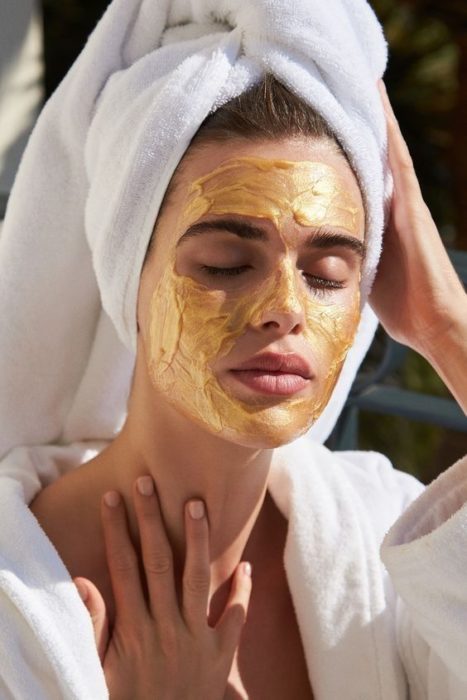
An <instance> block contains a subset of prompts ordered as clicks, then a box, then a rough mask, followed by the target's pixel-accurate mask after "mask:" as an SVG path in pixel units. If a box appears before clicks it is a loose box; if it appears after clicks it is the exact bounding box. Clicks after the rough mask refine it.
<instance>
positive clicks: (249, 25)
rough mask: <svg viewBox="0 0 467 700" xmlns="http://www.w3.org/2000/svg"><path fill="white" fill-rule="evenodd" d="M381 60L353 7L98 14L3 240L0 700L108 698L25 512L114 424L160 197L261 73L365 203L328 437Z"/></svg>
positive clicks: (368, 193)
mask: <svg viewBox="0 0 467 700" xmlns="http://www.w3.org/2000/svg"><path fill="white" fill-rule="evenodd" d="M385 64H386V44H385V41H384V38H383V35H382V32H381V28H380V25H379V23H378V22H377V20H376V18H375V16H374V14H373V12H372V10H371V9H370V7H369V6H368V5H367V3H366V2H364V0H327V2H326V3H323V2H322V1H321V0H293V1H291V0H274V1H272V0H254V2H252V1H251V0H224V1H223V2H218V1H216V2H214V0H194V1H192V2H189V0H177V1H176V2H172V3H170V2H169V1H168V0H114V1H113V2H112V3H111V5H110V6H109V8H108V9H107V11H106V13H105V15H104V17H103V18H102V20H101V21H100V23H99V25H98V26H97V27H96V29H95V31H94V32H93V34H92V35H91V37H90V38H89V40H88V43H87V45H86V47H85V48H84V50H83V52H82V54H81V55H80V57H79V58H78V60H77V62H76V63H75V65H74V66H73V68H72V69H71V71H70V72H69V74H68V75H67V77H66V78H65V80H64V81H63V83H62V84H61V86H60V87H59V88H58V90H57V91H56V92H55V94H54V95H53V96H52V98H51V99H50V100H49V102H48V104H47V105H46V107H45V109H44V110H43V113H42V115H41V117H40V118H39V121H38V123H37V126H36V128H35V130H34V132H33V134H32V137H31V139H30V142H29V145H28V147H27V149H26V151H25V154H24V158H23V161H22V163H21V166H20V169H19V173H18V176H17V179H16V182H15V185H14V187H13V191H12V193H11V197H10V202H9V206H8V211H7V214H6V219H5V223H4V227H3V232H2V236H1V239H0V458H1V459H2V461H1V462H0V475H3V476H0V507H1V509H2V517H3V518H4V519H5V523H6V525H5V524H4V525H3V531H2V533H3V534H0V537H1V538H2V539H1V540H0V554H1V556H2V558H1V569H0V581H1V585H0V593H1V595H2V596H3V598H2V602H1V604H0V614H1V615H2V616H3V617H4V619H3V620H0V640H1V642H2V645H3V647H4V648H5V647H6V646H9V652H8V653H9V654H11V663H10V665H9V668H8V669H7V671H8V672H6V671H5V673H4V680H3V681H2V682H4V683H5V682H6V681H5V678H7V679H8V682H11V683H12V687H13V691H12V692H10V689H7V688H3V689H2V693H3V694H2V697H6V698H9V697H11V696H12V697H34V698H35V700H36V699H37V700H41V699H42V698H44V700H45V698H47V699H48V700H50V698H53V697H55V696H54V693H55V694H56V697H57V698H58V697H61V698H63V697H65V698H68V697H69V698H80V699H81V698H83V700H84V698H86V700H89V698H93V700H94V699H95V700H99V699H100V698H101V697H102V698H103V697H105V689H104V682H103V676H102V670H101V669H100V665H99V662H98V658H97V655H96V654H95V653H93V647H92V644H91V641H90V640H91V632H92V630H91V628H90V624H89V620H87V618H86V616H85V615H86V611H85V609H84V606H83V605H82V603H81V602H80V600H79V597H78V595H77V593H76V591H75V589H74V588H73V587H72V584H71V582H70V580H69V578H68V579H67V576H66V570H65V568H64V567H63V564H62V563H61V562H60V560H58V558H57V556H56V553H55V552H54V550H53V547H52V546H51V544H50V543H49V542H48V541H47V540H44V536H43V534H41V533H40V531H38V529H37V526H35V525H34V520H33V519H32V516H31V515H30V513H29V511H28V509H27V508H26V506H25V504H27V503H29V501H30V500H31V498H32V497H33V495H34V494H35V493H36V492H37V491H38V490H39V489H40V488H41V486H44V485H45V484H47V483H48V482H49V481H51V480H53V479H54V478H56V477H57V476H58V475H59V474H60V473H62V472H63V471H66V470H67V469H69V468H71V467H72V466H73V465H74V464H77V463H79V462H80V461H83V460H85V459H88V458H89V456H90V453H89V449H91V441H93V440H111V439H112V438H113V437H114V436H115V434H116V433H117V432H118V430H119V429H120V427H121V425H122V423H123V420H124V418H125V412H126V398H127V395H128V390H129V382H130V377H131V373H132V370H133V365H134V351H135V336H136V333H135V326H136V295H137V289H138V282H139V276H140V271H141V266H142V261H143V257H144V254H145V251H146V247H147V244H148V241H149V238H150V235H151V232H152V229H153V225H154V221H155V219H156V216H157V212H158V209H159V206H160V203H161V200H162V197H163V194H164V192H165V189H166V187H167V184H168V182H169V180H170V177H171V175H172V173H173V171H174V169H175V167H176V165H177V164H178V162H179V160H180V158H181V157H182V156H183V153H184V151H185V149H186V148H187V146H188V144H189V142H190V140H191V138H192V136H193V135H194V134H195V133H196V130H197V128H198V127H199V125H200V124H201V122H202V121H203V119H204V118H205V116H206V115H207V114H209V113H210V112H211V111H212V110H215V109H216V108H217V107H218V106H220V105H222V104H223V103H225V102H226V101H227V100H229V99H230V98H232V97H235V96H237V95H239V94H241V93H242V92H243V91H245V90H246V89H247V88H248V87H250V86H251V85H253V84H254V83H255V82H256V81H257V80H258V78H259V77H260V76H261V75H262V74H263V73H265V72H272V73H273V74H274V75H276V76H277V78H278V79H279V80H280V81H282V82H283V83H284V84H285V85H286V86H288V87H289V88H290V89H292V90H293V91H294V92H296V93H298V94H299V95H300V96H302V97H303V99H305V100H306V101H307V102H309V103H310V104H311V105H312V106H314V107H316V108H317V110H318V111H319V112H320V113H321V114H322V115H323V116H324V117H325V118H326V119H327V120H328V122H329V124H330V125H331V127H332V128H333V129H334V131H335V132H336V134H337V135H338V137H339V139H340V141H341V143H342V145H343V146H344V148H345V149H346V151H347V153H348V155H349V158H350V159H351V162H352V165H353V167H354V169H355V172H356V174H357V176H358V178H359V181H360V185H361V188H362V192H363V196H364V200H365V204H366V212H367V225H366V237H367V242H368V256H367V260H366V262H365V267H364V270H363V278H362V303H364V308H363V315H362V322H361V324H360V328H359V332H358V334H357V336H356V340H355V342H354V345H353V347H352V348H351V350H350V352H349V354H348V357H347V359H346V362H345V365H344V368H343V370H342V372H341V376H340V378H339V381H338V383H337V385H336V388H335V390H334V392H333V395H332V397H331V400H330V402H329V404H328V406H327V407H326V409H325V411H324V413H323V414H322V416H321V417H320V419H319V420H318V421H317V423H316V424H315V425H314V426H313V427H312V429H311V431H310V433H309V436H311V438H312V439H314V440H315V441H322V440H324V439H325V438H326V437H327V435H328V434H329V432H330V431H331V429H332V427H333V425H334V423H335V420H336V418H337V416H338V415H339V413H340V411H341V408H342V405H343V403H344V401H345V399H346V396H347V393H348V390H349V387H350V384H351V382H352V380H353V378H354V375H355V373H356V371H357V369H358V366H359V365H360V363H361V361H362V359H363V357H364V355H365V353H366V351H367V348H368V345H369V343H370V341H371V339H372V337H373V334H374V330H375V327H376V320H375V317H374V314H373V313H372V312H371V310H370V308H369V306H368V304H367V303H366V299H367V295H368V292H369V290H370V288H371V284H372V280H373V278H374V274H375V269H376V264H377V260H378V257H379V254H380V247H381V239H382V232H383V219H384V202H385V195H386V197H387V195H388V193H389V190H390V177H389V174H388V173H387V171H386V157H385V149H386V131H385V118H384V113H383V109H382V105H381V102H380V97H379V93H378V91H377V87H376V82H377V79H378V78H380V77H381V76H382V74H383V71H384V68H385ZM79 441H85V442H86V444H87V445H89V449H87V448H86V445H85V446H84V447H83V446H81V447H80V446H79V445H78V443H79ZM100 445H101V446H102V443H100ZM299 445H300V447H298V448H297V449H298V450H299V452H298V454H299V455H301V457H302V458H303V459H305V458H306V455H307V449H306V442H301V443H299ZM96 449H97V448H96ZM18 481H19V482H20V483H21V484H22V486H23V489H21V488H20V486H18V485H17V484H18ZM36 554H37V561H36V559H35V556H36ZM375 556H376V555H375V548H374V547H372V548H371V557H372V561H373V562H376V559H375ZM373 565H374V566H376V564H372V566H373ZM363 566H364V567H365V566H366V564H363ZM302 573H303V572H302ZM300 575H301V572H300V571H297V572H296V576H297V577H298V576H300ZM25 582H26V583H25ZM377 587H380V584H379V583H378V584H377ZM378 590H379V588H378ZM377 600H378V601H379V603H378V605H380V604H381V601H382V598H381V595H380V593H378V594H377ZM378 605H377V606H376V608H375V609H377V610H379V608H378ZM15 635H17V636H15ZM11 636H14V637H15V639H16V642H15V644H16V646H15V645H14V644H13V642H12V643H11V644H9V643H8V640H9V639H10V638H11ZM77 637H79V639H81V642H80V643H79V644H78V645H77V646H75V641H76V638H77ZM367 643H368V642H367V641H366V642H365V644H367ZM389 653H390V654H392V653H393V652H392V651H390V652H389ZM75 654H78V656H77V657H76V656H74V655H75ZM21 659H23V660H24V659H27V661H28V664H27V665H26V667H24V663H23V674H19V673H18V672H17V671H15V664H19V662H20V661H21ZM3 663H5V664H6V663H7V662H6V661H5V662H3ZM80 663H81V664H82V668H81V669H80ZM391 663H392V662H391ZM19 667H20V666H19V665H18V668H19ZM67 669H69V671H68V670H67ZM2 672H3V668H2ZM41 678H43V679H44V687H46V690H45V691H44V690H40V689H39V688H38V687H37V688H36V686H35V683H38V684H39V685H40V682H41V680H40V679H41ZM57 679H58V680H57ZM47 683H49V685H48V686H47ZM54 683H56V688H57V689H55V690H52V689H51V688H52V686H54ZM323 683H324V681H323ZM15 684H16V685H15ZM0 687H1V686H0ZM18 687H20V688H21V692H17V693H16V695H15V694H14V692H16V690H17V688H18ZM65 687H66V688H67V690H66V692H65V691H64V690H63V688H65ZM9 692H10V694H9ZM41 693H42V694H41ZM323 697H326V696H325V695H324V694H323ZM327 697H333V700H334V698H335V697H336V696H335V695H334V696H329V694H328V696H327ZM355 697H357V695H355ZM359 697H363V696H359ZM372 700H373V698H372Z"/></svg>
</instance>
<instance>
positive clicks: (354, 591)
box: [0, 438, 467, 700]
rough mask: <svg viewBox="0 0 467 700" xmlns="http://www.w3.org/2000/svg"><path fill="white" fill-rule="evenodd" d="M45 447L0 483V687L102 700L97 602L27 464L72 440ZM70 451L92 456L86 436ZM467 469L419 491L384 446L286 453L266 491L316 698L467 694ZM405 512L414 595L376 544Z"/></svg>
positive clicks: (433, 698) (399, 561)
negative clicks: (84, 588)
mask: <svg viewBox="0 0 467 700" xmlns="http://www.w3.org/2000/svg"><path fill="white" fill-rule="evenodd" d="M94 447H95V450H98V449H100V447H101V446H100V445H95V446H94ZM41 449H42V448H32V449H31V450H30V454H29V458H28V459H27V460H25V463H24V472H23V474H24V480H23V481H22V483H23V487H24V493H23V489H22V488H21V483H19V482H18V480H17V479H16V478H15V479H10V478H3V479H2V488H1V489H0V512H1V513H2V528H1V529H0V648H1V649H2V650H8V651H7V653H6V654H5V653H2V654H1V655H0V659H1V661H0V697H1V698H2V700H19V699H20V698H21V699H23V698H34V700H90V698H92V700H104V699H106V698H107V690H106V687H105V681H104V676H103V673H102V669H101V666H100V663H99V659H98V656H97V652H96V650H95V646H94V642H93V632H92V626H91V622H90V619H89V616H88V614H87V611H86V609H85V608H84V605H83V603H82V602H81V600H80V598H79V596H78V593H77V591H76V588H75V587H74V585H73V584H72V582H71V579H70V577H69V574H68V572H67V570H66V568H65V567H64V565H63V562H62V561H61V559H60V558H59V557H58V555H57V552H56V551H55V549H54V547H53V545H52V544H51V542H50V541H49V540H48V539H47V537H46V536H45V534H44V532H43V531H42V530H41V528H40V527H39V525H38V524H37V521H36V520H35V518H34V516H33V515H32V514H31V512H30V510H29V509H28V508H27V507H26V505H25V502H24V500H25V499H24V497H26V501H29V500H31V499H32V498H33V497H34V495H35V493H37V491H39V490H40V488H41V483H40V482H41V478H40V475H39V477H36V478H34V477H33V476H32V472H31V470H30V469H29V470H28V469H27V466H28V461H31V460H32V461H37V463H38V464H41V465H43V466H42V468H43V469H44V470H46V471H47V473H50V472H52V471H54V470H55V471H57V472H59V471H60V466H59V464H60V462H61V459H62V456H63V454H66V455H68V451H69V450H68V449H67V448H55V454H54V456H53V458H52V459H51V464H49V465H46V464H45V459H44V454H43V453H41ZM74 449H75V452H76V454H75V455H74V456H73V459H74V460H78V459H81V461H84V460H85V459H89V458H90V457H91V452H90V450H91V447H90V445H89V444H88V445H86V444H82V445H76V446H75V448H74ZM79 451H81V452H82V454H81V458H80V456H79V455H78V452H79ZM61 453H62V454H61ZM47 456H48V457H49V459H50V455H45V457H47ZM62 466H63V465H62ZM466 470H467V459H466V458H464V459H463V460H461V461H460V462H458V463H457V464H456V465H454V466H453V467H451V469H449V470H448V471H447V472H446V473H445V474H444V475H443V476H442V477H441V478H440V480H439V482H434V484H433V485H432V486H430V487H428V488H427V489H426V491H425V492H424V493H422V492H423V486H422V485H421V484H420V483H419V482H417V481H416V480H415V479H414V478H413V477H411V476H408V475H407V474H403V473H401V472H398V471H396V470H394V469H393V468H392V467H391V465H390V463H389V462H388V460H387V459H386V458H385V457H383V456H382V455H379V454H376V453H374V452H341V453H332V452H330V451H329V450H328V449H327V448H325V447H323V446H322V445H318V444H316V443H315V444H310V443H309V442H308V441H306V439H305V438H302V439H301V440H299V441H297V442H296V443H293V444H292V445H287V446H285V447H283V448H280V449H279V450H277V452H276V454H275V459H274V463H273V465H272V468H271V473H270V478H269V484H268V489H269V493H270V494H271V496H272V497H273V499H274V501H275V503H276V504H277V506H278V508H279V509H280V510H281V512H282V513H283V515H284V516H285V518H286V519H287V520H288V533H287V539H286V544H285V551H284V567H285V571H286V574H287V579H288V584H289V589H290V593H291V596H292V601H293V604H294V608H295V611H296V615H297V620H298V625H299V630H300V635H301V639H302V643H303V648H304V652H305V659H306V664H307V668H308V674H309V678H310V682H311V684H312V686H313V691H314V695H315V700H337V699H340V698H345V699H346V700H407V698H408V697H409V690H408V689H409V687H410V698H411V700H465V698H466V697H467V675H466V672H465V654H464V651H465V649H466V648H467V630H466V625H465V615H466V610H467V586H466V585H465V571H466V570H467V548H466V546H465V531H466V521H467V506H466V505H465V501H466V497H467V486H466V479H465V473H466ZM420 494H422V495H421V496H419V495H420ZM417 496H419V497H418V498H417ZM414 499H417V500H416V501H415V502H414V503H413V504H412V505H411V506H410V507H409V509H408V510H407V511H406V512H405V513H404V515H402V516H401V517H399V516H400V514H401V513H402V512H403V511H404V510H405V509H406V508H407V505H408V504H409V503H410V502H412V501H413V500H414ZM398 517H399V520H397V522H396V524H395V525H394V526H393V527H392V529H391V530H390V532H389V534H388V535H387V536H386V538H385V540H384V543H383V546H382V550H381V551H382V558H383V560H384V561H385V563H386V564H387V566H388V568H389V572H390V575H391V578H392V581H394V583H395V585H396V588H397V589H398V591H399V592H400V594H401V596H402V599H403V601H404V602H402V600H401V599H399V600H397V599H396V596H395V591H394V588H393V586H392V582H391V580H390V579H389V577H388V575H387V573H386V572H385V570H384V567H383V565H382V563H381V560H380V557H379V553H378V549H379V546H380V543H381V541H382V540H383V537H384V535H385V533H386V532H387V530H388V528H389V527H390V526H391V525H392V524H393V523H394V521H395V520H396V519H397V518H398ZM396 608H399V610H400V616H396ZM396 621H397V623H396ZM396 639H397V643H396Z"/></svg>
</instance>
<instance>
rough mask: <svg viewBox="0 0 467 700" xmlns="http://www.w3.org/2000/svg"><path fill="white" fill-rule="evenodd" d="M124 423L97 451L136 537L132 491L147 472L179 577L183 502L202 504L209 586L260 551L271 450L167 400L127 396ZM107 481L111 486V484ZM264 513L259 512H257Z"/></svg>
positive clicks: (223, 583)
mask: <svg viewBox="0 0 467 700" xmlns="http://www.w3.org/2000/svg"><path fill="white" fill-rule="evenodd" d="M129 406H130V410H129V414H128V419H127V422H126V424H125V426H124V428H123V430H122V431H121V433H120V434H119V436H118V437H117V438H116V439H115V440H114V442H113V443H112V444H111V445H110V446H109V448H108V449H107V450H106V451H105V453H103V454H102V455H101V456H100V459H99V468H100V471H101V475H104V474H105V478H104V481H105V483H109V485H110V484H113V488H116V489H117V490H118V491H119V492H120V493H121V494H122V496H123V498H124V500H125V504H126V507H127V512H128V516H129V523H130V529H131V533H132V536H133V538H134V540H135V541H136V542H137V541H138V539H139V538H138V528H137V521H136V515H135V511H134V508H133V502H132V489H133V484H134V481H135V480H136V478H137V477H138V476H141V475H144V474H150V475H151V476H152V477H153V479H154V481H155V485H156V489H157V493H158V496H159V501H160V505H161V509H162V513H163V517H164V521H165V525H166V530H167V535H168V538H169V541H170V544H171V546H172V551H173V555H174V565H175V574H176V578H177V579H178V581H179V582H180V580H181V576H182V573H183V565H184V560H185V533H184V518H183V511H184V505H185V503H186V502H187V501H188V500H189V499H191V498H194V497H197V498H201V499H202V500H203V501H204V503H205V505H206V509H207V514H208V520H209V532H210V551H211V591H214V590H218V589H219V588H220V587H222V588H224V587H227V586H226V584H227V581H228V580H229V579H230V577H231V576H232V574H233V572H234V570H235V568H236V566H237V565H238V563H239V562H240V561H241V560H245V559H248V560H250V561H252V560H253V559H255V557H256V556H257V555H258V553H259V551H260V549H261V544H260V540H262V537H260V533H263V534H264V533H265V532H266V531H267V525H266V523H265V522H264V520H265V519H267V518H268V515H267V513H268V512H269V510H270V506H269V508H268V509H262V506H263V503H264V499H265V494H266V490H267V480H268V474H269V469H270V465H271V459H272V454H273V453H272V450H259V449H252V448H246V447H243V446H240V445H236V444H233V443H230V442H227V441H225V440H222V439H219V438H218V437H216V436H215V435H211V434H209V433H207V432H206V431H205V430H203V429H202V428H199V427H198V426H197V425H196V424H194V423H193V422H192V421H190V420H188V419H187V418H184V417H183V416H181V415H180V414H179V413H178V412H176V411H175V410H174V409H172V408H171V407H170V406H168V405H167V404H166V405H164V406H162V405H159V406H158V408H157V409H153V408H152V407H151V406H149V407H148V406H147V405H145V406H144V405H140V406H138V405H137V403H136V404H135V402H134V401H133V402H131V401H130V404H129ZM109 487H110V486H109ZM260 514H261V516H262V517H261V518H260V517H259V516H260Z"/></svg>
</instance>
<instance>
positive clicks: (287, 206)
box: [181, 156, 363, 235]
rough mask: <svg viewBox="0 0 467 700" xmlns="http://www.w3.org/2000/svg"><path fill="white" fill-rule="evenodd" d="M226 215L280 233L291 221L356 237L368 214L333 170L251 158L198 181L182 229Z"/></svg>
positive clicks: (318, 165) (318, 164)
mask: <svg viewBox="0 0 467 700" xmlns="http://www.w3.org/2000/svg"><path fill="white" fill-rule="evenodd" d="M226 213H235V214H240V215H243V216H251V217H259V218H265V219H270V220H271V221H272V222H273V223H274V224H275V226H276V228H278V229H280V228H282V225H283V223H284V221H285V220H288V219H290V218H292V219H293V220H294V221H295V223H296V224H298V225H300V226H305V227H309V226H313V227H316V226H321V225H327V226H336V227H340V228H342V229H345V230H347V231H348V232H349V233H353V234H354V235H358V232H359V230H360V229H361V227H362V221H361V217H362V214H363V212H362V208H361V207H360V206H359V202H358V200H356V199H355V198H354V197H353V195H352V193H351V192H349V190H348V188H347V186H346V184H345V182H344V181H343V179H342V178H341V177H340V176H339V173H338V172H337V171H336V169H335V168H333V167H332V166H331V165H328V164H326V163H323V162H320V161H290V160H279V159H272V158H259V157H252V156H250V157H246V156H244V157H238V158H232V159H230V160H227V161H226V162H224V163H222V164H221V165H220V166H219V167H217V168H215V169H214V170H212V171H210V172H209V173H208V174H207V175H204V176H202V177H199V178H197V179H195V180H194V181H193V182H192V184H191V186H189V187H188V190H187V197H186V202H185V206H184V207H183V209H182V216H181V226H182V228H184V227H185V226H186V225H188V224H190V223H193V222H194V221H197V220H199V219H200V218H202V217H203V216H205V215H206V214H211V215H212V214H226Z"/></svg>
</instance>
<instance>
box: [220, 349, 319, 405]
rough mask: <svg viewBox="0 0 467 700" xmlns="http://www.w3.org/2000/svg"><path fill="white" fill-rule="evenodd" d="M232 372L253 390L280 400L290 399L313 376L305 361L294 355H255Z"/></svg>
mask: <svg viewBox="0 0 467 700" xmlns="http://www.w3.org/2000/svg"><path fill="white" fill-rule="evenodd" d="M231 372H232V374H233V375H234V377H235V378H236V379H238V380H239V381H240V382H242V384H245V385H246V386H248V387H250V388H251V389H254V390H256V391H260V392H261V393H263V394H276V395H281V396H290V395H291V394H295V393H296V392H297V391H300V390H301V389H304V388H305V387H306V386H307V384H308V381H309V379H310V378H311V376H312V371H311V367H310V366H309V365H308V363H307V362H306V360H304V359H303V357H300V355H296V354H295V353H289V354H286V355H280V354H276V353H264V354H262V355H256V356H255V357H252V358H250V359H249V360H247V362H243V363H242V364H241V365H240V366H239V367H238V368H235V369H232V370H231Z"/></svg>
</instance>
